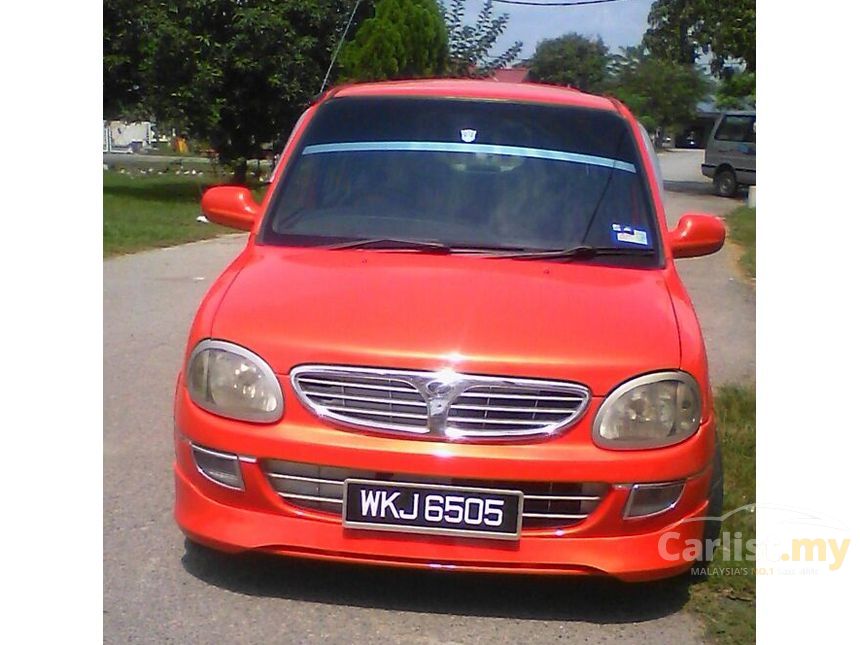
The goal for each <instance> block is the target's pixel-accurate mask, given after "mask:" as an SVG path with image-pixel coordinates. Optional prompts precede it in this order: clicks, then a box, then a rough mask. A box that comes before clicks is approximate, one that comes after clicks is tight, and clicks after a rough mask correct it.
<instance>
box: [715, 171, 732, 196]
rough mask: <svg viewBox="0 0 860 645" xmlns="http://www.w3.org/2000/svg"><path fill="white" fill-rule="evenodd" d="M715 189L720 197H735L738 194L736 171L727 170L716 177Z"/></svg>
mask: <svg viewBox="0 0 860 645" xmlns="http://www.w3.org/2000/svg"><path fill="white" fill-rule="evenodd" d="M714 189H715V190H716V192H717V195H719V196H720V197H734V196H735V194H736V193H737V192H738V178H737V177H736V176H735V171H734V170H732V169H731V168H725V169H723V170H721V171H719V172H718V173H717V175H716V176H715V177H714Z"/></svg>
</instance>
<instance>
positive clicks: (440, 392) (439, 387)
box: [424, 380, 454, 397]
mask: <svg viewBox="0 0 860 645" xmlns="http://www.w3.org/2000/svg"><path fill="white" fill-rule="evenodd" d="M424 387H425V388H426V389H427V392H428V393H429V394H430V395H431V396H433V397H437V396H444V395H445V394H447V393H448V392H450V391H451V389H452V388H453V387H454V385H453V384H452V383H451V382H450V381H442V380H436V381H430V382H429V383H427V384H426V385H425V386H424Z"/></svg>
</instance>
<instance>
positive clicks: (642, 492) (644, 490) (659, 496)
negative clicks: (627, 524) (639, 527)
mask: <svg viewBox="0 0 860 645" xmlns="http://www.w3.org/2000/svg"><path fill="white" fill-rule="evenodd" d="M683 491H684V482H682V481H681V482H666V483H662V484H634V485H633V487H632V488H631V489H630V495H629V496H628V498H627V506H626V507H625V508H624V519H631V518H637V517H650V516H652V515H657V514H659V513H663V512H665V511H668V510H669V509H671V508H674V506H675V504H677V503H678V500H679V499H681V493H682V492H683Z"/></svg>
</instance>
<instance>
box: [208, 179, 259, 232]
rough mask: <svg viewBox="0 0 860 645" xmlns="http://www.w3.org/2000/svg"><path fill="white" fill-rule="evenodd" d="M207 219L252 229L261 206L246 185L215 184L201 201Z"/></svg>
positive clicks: (230, 225) (244, 229)
mask: <svg viewBox="0 0 860 645" xmlns="http://www.w3.org/2000/svg"><path fill="white" fill-rule="evenodd" d="M200 208H201V210H202V211H203V214H204V215H205V216H206V219H209V220H211V221H213V222H215V223H216V224H223V225H224V226H229V227H231V228H238V229H240V230H243V231H250V230H251V229H252V228H254V224H255V223H256V221H257V216H258V215H259V214H260V206H259V204H257V202H255V201H254V197H253V195H251V191H250V190H248V189H247V188H245V187H244V186H213V187H212V188H210V189H209V190H207V191H206V192H205V193H203V199H202V200H201V201H200Z"/></svg>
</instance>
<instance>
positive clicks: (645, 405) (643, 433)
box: [592, 372, 702, 450]
mask: <svg viewBox="0 0 860 645" xmlns="http://www.w3.org/2000/svg"><path fill="white" fill-rule="evenodd" d="M701 400H702V399H701V396H700V395H699V385H698V384H697V383H696V379H694V378H693V377H692V376H690V375H689V374H687V373H686V372H658V373H656V374H646V375H645V376H640V377H638V378H634V379H632V380H630V381H627V382H626V383H624V384H622V385H619V386H618V387H617V388H616V389H615V390H614V391H613V392H612V393H611V394H610V395H609V396H608V397H606V400H605V401H604V402H603V405H601V406H600V410H598V412H597V416H596V417H595V419H594V430H593V433H592V434H593V437H594V442H595V443H596V444H597V445H599V446H601V447H603V448H612V449H616V450H636V449H642V448H661V447H663V446H670V445H672V444H675V443H679V442H681V441H683V440H684V439H686V438H688V437H690V436H691V435H693V434H694V433H695V432H696V430H698V428H699V422H700V421H701V418H702V403H701Z"/></svg>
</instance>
